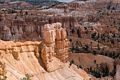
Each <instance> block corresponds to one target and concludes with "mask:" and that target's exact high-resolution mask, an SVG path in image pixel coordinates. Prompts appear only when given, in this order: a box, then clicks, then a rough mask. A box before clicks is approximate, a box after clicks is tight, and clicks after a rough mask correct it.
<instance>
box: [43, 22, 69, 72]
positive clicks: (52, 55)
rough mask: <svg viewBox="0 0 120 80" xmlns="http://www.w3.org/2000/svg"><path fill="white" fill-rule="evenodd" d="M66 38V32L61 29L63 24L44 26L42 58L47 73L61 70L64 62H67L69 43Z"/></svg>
mask: <svg viewBox="0 0 120 80" xmlns="http://www.w3.org/2000/svg"><path fill="white" fill-rule="evenodd" d="M66 36H67V35H66V31H65V29H63V28H62V27H61V23H53V24H47V25H45V26H44V28H43V44H42V45H41V46H43V47H42V50H41V54H42V55H41V57H42V59H43V62H44V64H45V67H46V69H47V71H54V70H56V69H58V68H61V67H62V66H63V63H62V62H67V58H68V48H69V47H68V45H69V42H68V40H67V37H66ZM57 58H58V59H57Z"/></svg>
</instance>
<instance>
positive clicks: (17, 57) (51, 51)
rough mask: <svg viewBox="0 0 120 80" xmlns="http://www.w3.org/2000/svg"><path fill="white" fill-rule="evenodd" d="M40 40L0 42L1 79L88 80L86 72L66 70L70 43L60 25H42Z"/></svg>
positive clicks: (73, 69)
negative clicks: (29, 76)
mask: <svg viewBox="0 0 120 80" xmlns="http://www.w3.org/2000/svg"><path fill="white" fill-rule="evenodd" d="M45 35H47V36H45ZM60 36H62V37H60ZM43 37H44V38H43V40H42V41H25V42H14V41H0V79H4V78H6V79H8V80H20V79H22V78H23V77H25V75H26V74H29V75H31V79H32V80H72V79H75V80H84V79H85V80H89V78H90V77H89V76H88V74H87V73H86V72H85V71H83V70H81V69H77V67H76V66H75V65H72V66H71V67H69V64H68V63H69V62H68V61H67V58H68V43H69V42H68V41H67V38H66V31H65V30H64V29H63V28H62V27H61V24H60V23H54V24H47V25H45V26H44V28H43ZM61 42H62V44H61ZM8 44H9V45H8ZM60 56H62V57H60ZM48 72H49V73H48ZM73 76H74V77H73Z"/></svg>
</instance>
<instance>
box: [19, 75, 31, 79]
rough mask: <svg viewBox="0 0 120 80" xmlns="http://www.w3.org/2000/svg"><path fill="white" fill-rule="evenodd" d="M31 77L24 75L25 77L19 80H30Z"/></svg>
mask: <svg viewBox="0 0 120 80" xmlns="http://www.w3.org/2000/svg"><path fill="white" fill-rule="evenodd" d="M31 77H32V76H31V75H29V74H25V77H23V78H22V79H21V80H31Z"/></svg>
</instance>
